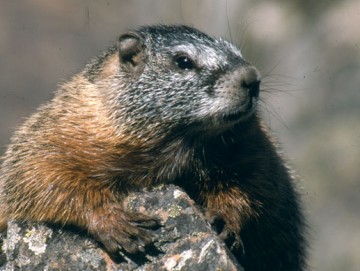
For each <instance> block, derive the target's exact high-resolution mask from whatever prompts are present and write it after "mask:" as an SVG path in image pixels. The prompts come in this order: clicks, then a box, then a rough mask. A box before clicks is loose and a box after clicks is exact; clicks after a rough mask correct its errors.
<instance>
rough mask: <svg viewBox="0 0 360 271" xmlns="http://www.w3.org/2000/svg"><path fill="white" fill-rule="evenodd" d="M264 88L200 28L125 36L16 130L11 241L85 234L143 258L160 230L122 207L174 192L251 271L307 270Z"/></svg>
mask: <svg viewBox="0 0 360 271" xmlns="http://www.w3.org/2000/svg"><path fill="white" fill-rule="evenodd" d="M259 86H260V74H259V72H258V71H257V70H256V68H255V67H253V66H252V65H251V64H249V63H248V62H246V61H245V60H244V59H243V57H242V55H241V53H240V51H239V50H238V49H237V48H236V47H235V46H234V45H232V44H230V43H229V42H227V41H224V40H222V39H215V38H212V37H209V36H207V35H206V34H204V33H202V32H200V31H198V30H196V29H193V28H190V27H187V26H163V25H158V26H146V27H142V28H140V29H138V30H135V31H130V32H127V33H125V34H123V35H122V36H121V37H120V38H119V41H118V43H117V44H115V45H114V46H112V47H111V48H110V49H108V50H107V51H106V52H105V53H103V54H102V55H101V56H99V57H98V58H96V59H94V60H93V61H91V62H90V63H89V64H88V65H87V66H86V67H85V69H84V71H83V72H81V73H80V74H78V75H76V76H74V77H73V78H72V79H71V80H70V81H69V82H68V83H66V84H65V85H63V86H62V87H61V88H60V89H59V90H58V91H57V92H56V94H55V97H54V98H53V99H52V100H51V101H50V102H49V103H47V104H45V105H43V106H41V107H40V108H39V109H38V111H37V112H36V113H35V114H34V115H32V116H31V117H30V118H29V119H28V120H27V121H26V122H25V123H24V125H23V126H22V127H20V128H19V129H18V130H17V131H16V133H15V135H14V136H13V138H12V143H11V144H10V146H9V148H8V150H7V151H6V153H5V156H4V162H3V165H2V167H1V173H0V189H1V198H0V212H1V213H0V228H2V229H3V230H4V229H5V228H6V222H7V221H8V220H11V219H15V220H20V221H42V222H48V223H53V224H59V225H74V226H76V227H79V228H82V229H85V230H87V231H88V233H89V234H90V235H91V236H93V238H95V239H96V240H98V241H99V242H101V243H102V244H103V245H104V247H105V248H106V250H107V251H108V252H109V253H110V254H118V253H119V250H123V251H125V252H127V253H137V252H139V251H144V248H145V247H146V246H147V245H149V244H150V243H151V242H152V238H153V236H152V234H151V228H152V227H154V226H156V225H158V223H159V222H158V220H157V219H156V218H153V217H149V216H146V215H143V214H139V213H131V212H126V211H124V210H123V209H122V205H121V200H122V198H123V197H124V196H125V195H126V194H127V193H128V192H129V191H133V190H137V189H140V188H142V187H149V186H153V185H157V184H163V183H174V184H176V185H178V186H180V187H182V188H183V189H185V190H186V191H187V192H188V193H189V195H190V196H191V197H192V198H193V199H194V200H195V201H196V202H197V203H198V204H199V205H201V206H203V207H204V210H205V215H206V217H207V219H208V220H209V221H210V222H211V223H213V224H216V225H217V226H218V227H217V229H218V231H219V234H220V236H221V237H222V238H223V239H224V240H225V242H226V243H227V244H228V245H229V248H230V249H231V250H232V252H233V253H234V255H235V256H236V257H237V258H238V259H239V260H241V261H242V264H243V266H244V267H245V269H246V270H267V268H268V266H272V267H273V268H274V270H303V268H304V263H305V260H304V247H305V242H304V234H303V227H304V226H303V224H304V222H303V220H304V219H303V216H302V213H301V210H300V206H299V196H298V194H297V193H296V191H295V189H294V185H293V180H292V177H291V174H290V172H289V170H288V168H287V167H286V166H285V165H284V163H283V161H282V159H281V157H279V155H278V153H277V151H276V148H275V147H274V144H273V142H272V140H271V138H270V137H269V135H268V133H267V132H266V128H265V127H264V125H263V124H262V123H261V121H260V120H259V116H258V113H257V101H258V97H259ZM219 221H220V223H219ZM219 225H220V227H219ZM244 251H245V256H244V255H243V252H244Z"/></svg>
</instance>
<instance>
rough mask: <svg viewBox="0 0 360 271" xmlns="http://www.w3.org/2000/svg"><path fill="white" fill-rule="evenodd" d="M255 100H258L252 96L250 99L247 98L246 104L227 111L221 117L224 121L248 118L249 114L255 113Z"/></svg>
mask: <svg viewBox="0 0 360 271" xmlns="http://www.w3.org/2000/svg"><path fill="white" fill-rule="evenodd" d="M257 102H258V99H257V98H255V97H252V98H251V99H249V101H248V102H247V104H245V105H243V106H241V107H239V108H238V109H237V110H234V111H232V112H230V113H227V114H226V115H225V116H224V118H223V119H224V121H225V122H239V121H243V120H246V119H247V118H249V117H250V116H251V115H253V114H254V113H255V111H256V108H257Z"/></svg>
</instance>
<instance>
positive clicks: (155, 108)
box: [107, 25, 260, 136]
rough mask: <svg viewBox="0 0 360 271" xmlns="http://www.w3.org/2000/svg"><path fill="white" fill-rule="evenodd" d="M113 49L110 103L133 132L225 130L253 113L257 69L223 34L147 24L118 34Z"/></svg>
mask: <svg viewBox="0 0 360 271" xmlns="http://www.w3.org/2000/svg"><path fill="white" fill-rule="evenodd" d="M113 50H115V53H116V57H117V58H116V61H118V70H117V73H116V74H113V75H112V76H111V78H110V79H107V80H111V86H112V90H111V93H109V95H111V96H112V98H111V99H110V100H111V106H112V107H113V109H114V110H115V111H116V118H117V120H118V122H119V125H120V124H121V126H122V127H131V131H132V133H134V132H136V131H138V132H139V136H141V135H142V134H146V132H147V131H150V130H152V131H154V129H155V130H158V131H159V132H160V131H161V132H165V131H171V130H173V129H179V128H180V129H182V130H185V132H186V131H189V132H194V131H196V132H200V133H206V132H209V131H210V132H216V131H223V130H225V129H229V128H230V127H232V126H234V124H236V123H239V122H242V121H245V120H247V119H248V118H249V117H250V116H251V115H253V114H254V112H255V109H256V104H257V100H258V97H259V84H260V75H259V72H258V71H257V70H256V69H255V68H254V67H253V66H252V65H250V64H249V63H247V62H246V61H245V60H244V59H243V58H242V55H241V53H240V50H239V49H238V48H236V47H235V46H234V45H232V44H231V43H229V42H227V41H225V40H223V39H215V38H212V37H209V36H208V35H206V34H204V33H202V32H200V31H198V30H196V29H193V28H190V27H187V26H163V25H160V26H145V27H142V28H140V29H138V30H136V31H130V32H128V33H125V34H123V35H122V36H120V38H119V41H118V44H117V46H116V48H115V49H113ZM108 83H109V82H108ZM114 88H115V89H117V91H115V92H114Z"/></svg>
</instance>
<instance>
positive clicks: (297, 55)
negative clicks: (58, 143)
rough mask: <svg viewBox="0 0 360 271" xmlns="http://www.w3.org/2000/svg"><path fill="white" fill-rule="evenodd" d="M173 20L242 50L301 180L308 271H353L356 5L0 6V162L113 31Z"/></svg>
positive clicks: (212, 1)
mask: <svg viewBox="0 0 360 271" xmlns="http://www.w3.org/2000/svg"><path fill="white" fill-rule="evenodd" d="M153 23H166V24H168V23H182V24H188V25H192V26H194V27H197V28H199V29H201V30H203V31H205V32H207V33H209V34H211V35H215V36H223V37H224V38H226V39H229V40H232V41H233V42H234V43H236V44H237V45H238V46H239V47H241V48H242V51H243V55H244V56H245V58H246V59H248V60H249V61H251V62H253V63H255V64H256V66H257V67H258V68H259V69H260V70H261V71H262V73H263V75H264V80H263V89H264V90H266V93H264V95H263V98H264V102H263V103H262V113H263V116H264V119H265V120H266V121H267V122H268V123H269V125H270V126H271V128H272V129H273V130H274V132H275V133H276V134H277V136H278V137H279V139H280V141H281V142H282V143H283V144H282V145H283V149H284V153H285V154H286V156H287V157H289V160H290V161H291V163H292V164H293V166H294V168H295V169H296V171H297V172H298V174H299V175H300V176H301V184H300V185H301V187H303V193H304V205H305V207H306V210H307V213H308V217H309V225H310V230H309V232H310V240H311V250H310V267H311V270H327V271H331V270H334V271H338V270H354V271H358V270H360V211H359V208H360V121H359V118H360V1H358V0H343V1H335V0H332V1H330V0H322V1H321V0H319V1H310V0H303V1H269V0H268V1H265V0H264V1H261V0H258V1H251V0H228V1H220V0H207V1H205V0H202V1H191V0H183V1H180V0H178V1H169V0H159V1H155V0H152V1H149V0H147V1H141V0H133V1H130V0H123V1H114V0H113V1H110V0H109V1H85V0H83V1H70V0H68V1H64V0H62V1H59V0H56V1H54V0H53V1H47V0H28V1H0V71H1V72H0V154H1V153H2V152H3V151H4V149H5V146H6V144H8V143H9V140H10V136H11V134H12V133H13V131H14V129H15V127H16V126H18V125H19V124H21V123H22V122H23V120H24V118H25V117H26V116H28V115H29V114H30V113H32V112H34V110H35V109H36V108H37V107H38V105H40V104H41V103H43V102H45V101H46V100H48V99H49V98H51V97H52V93H53V91H54V90H55V89H56V88H57V85H58V84H60V83H62V82H65V81H66V80H68V79H69V77H70V76H71V75H73V74H74V73H76V72H78V71H80V70H81V69H82V68H83V67H84V65H85V63H86V62H87V61H88V60H89V59H90V58H91V57H93V56H95V55H97V54H98V53H99V52H101V51H102V50H104V49H106V48H107V47H108V46H110V45H111V44H112V43H113V42H114V41H116V38H117V36H118V35H119V34H120V33H121V32H122V31H124V30H126V29H129V28H134V27H136V26H138V25H142V24H153Z"/></svg>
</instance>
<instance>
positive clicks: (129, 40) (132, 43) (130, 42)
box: [118, 32, 144, 68]
mask: <svg viewBox="0 0 360 271" xmlns="http://www.w3.org/2000/svg"><path fill="white" fill-rule="evenodd" d="M118 50H119V57H120V62H121V63H123V64H127V65H128V66H130V67H132V68H137V66H138V65H139V64H140V63H141V62H142V60H143V59H142V58H143V51H144V42H143V38H142V37H140V36H139V35H138V34H136V33H133V32H128V33H125V34H123V35H121V36H120V38H119V42H118Z"/></svg>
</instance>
